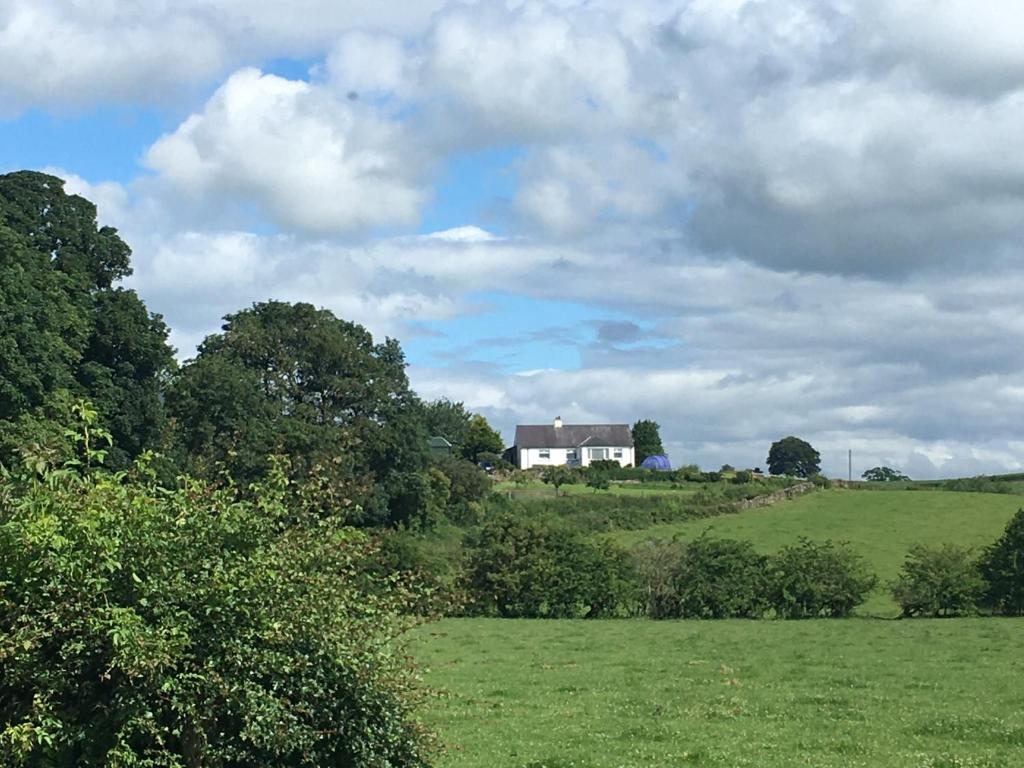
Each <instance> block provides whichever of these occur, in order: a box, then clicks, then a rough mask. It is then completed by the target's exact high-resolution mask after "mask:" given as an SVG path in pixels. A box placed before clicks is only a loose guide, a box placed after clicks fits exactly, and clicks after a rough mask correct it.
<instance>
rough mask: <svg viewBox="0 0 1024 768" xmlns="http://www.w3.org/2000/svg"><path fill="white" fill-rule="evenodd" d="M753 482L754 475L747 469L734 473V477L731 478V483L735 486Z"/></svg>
mask: <svg viewBox="0 0 1024 768" xmlns="http://www.w3.org/2000/svg"><path fill="white" fill-rule="evenodd" d="M753 480H754V473H753V472H751V471H750V470H749V469H741V470H738V471H737V472H736V474H735V476H733V478H732V481H733V482H734V483H735V484H736V485H743V484H744V483H750V482H753Z"/></svg>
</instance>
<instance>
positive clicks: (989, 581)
mask: <svg viewBox="0 0 1024 768" xmlns="http://www.w3.org/2000/svg"><path fill="white" fill-rule="evenodd" d="M980 568H981V576H982V578H983V579H984V580H985V593H984V596H983V602H984V604H985V605H986V606H987V607H989V608H991V609H992V610H993V611H995V612H996V613H1001V614H1005V615H1007V616H1021V615H1024V509H1019V510H1017V514H1016V515H1014V516H1013V518H1012V519H1011V520H1010V522H1009V523H1008V524H1007V526H1006V530H1005V531H1003V535H1002V536H1000V537H999V539H998V540H997V541H996V542H995V543H993V544H992V545H990V546H989V547H987V548H986V549H985V551H984V552H983V553H982V556H981V562H980Z"/></svg>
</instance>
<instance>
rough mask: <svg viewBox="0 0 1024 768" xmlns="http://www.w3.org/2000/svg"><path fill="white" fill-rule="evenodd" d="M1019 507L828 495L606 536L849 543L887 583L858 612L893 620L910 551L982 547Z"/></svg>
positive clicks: (942, 497)
mask: <svg viewBox="0 0 1024 768" xmlns="http://www.w3.org/2000/svg"><path fill="white" fill-rule="evenodd" d="M1021 506H1024V498H1021V497H1019V496H1011V495H1006V494H990V493H950V492H943V491H849V490H830V491H819V492H816V493H811V494H809V495H807V496H802V497H800V498H797V499H793V500H792V501H787V502H783V503H780V504H776V505H774V506H771V507H763V508H761V509H752V510H748V511H745V512H742V513H739V514H735V515H723V516H720V517H715V518H710V519H702V520H691V521H687V522H684V523H677V524H672V525H663V526H656V527H653V528H646V529H643V530H637V531H617V532H615V533H612V534H607V535H608V536H611V537H612V538H613V539H614V540H615V541H617V542H619V543H620V544H624V545H633V544H637V543H639V542H642V541H645V540H648V539H657V538H672V537H673V536H677V535H678V536H680V537H681V538H683V539H692V538H694V537H697V536H699V535H700V534H701V533H703V532H704V531H709V532H710V534H712V535H714V536H719V537H725V538H736V539H749V540H750V541H752V542H754V544H755V545H756V547H757V548H758V549H760V550H761V551H763V552H773V551H775V550H777V549H779V548H780V547H783V546H785V545H786V544H791V543H793V542H795V541H796V540H797V538H798V537H800V536H806V537H808V538H811V539H829V538H831V539H835V540H844V541H849V542H850V544H851V545H852V547H853V548H854V549H855V550H856V551H857V552H859V553H860V554H862V555H863V556H864V557H865V558H867V560H868V562H869V563H870V564H871V567H872V568H873V569H874V572H875V573H876V574H877V575H878V577H879V579H880V580H881V582H882V583H881V586H880V588H879V589H878V590H876V591H875V593H874V594H873V595H872V597H871V598H870V599H869V601H868V602H867V603H865V605H863V606H862V607H861V609H860V612H861V613H867V614H880V615H890V616H891V615H895V614H897V613H898V610H897V608H896V606H895V604H894V603H893V601H892V599H891V598H890V597H889V594H888V590H887V589H886V586H887V584H888V582H890V581H891V580H892V579H894V578H895V577H896V575H897V574H898V573H899V570H900V566H901V565H902V563H903V560H904V558H905V556H906V554H907V551H908V550H909V549H910V547H911V546H913V545H914V544H918V543H921V544H942V543H945V542H951V543H954V544H959V545H961V546H969V547H982V546H985V545H986V544H989V543H991V542H992V541H994V540H995V539H996V538H997V537H998V536H999V534H1000V533H1002V531H1003V529H1004V527H1005V526H1006V523H1007V521H1008V520H1009V519H1010V518H1011V517H1012V516H1013V514H1014V512H1016V511H1017V509H1018V508H1019V507H1021Z"/></svg>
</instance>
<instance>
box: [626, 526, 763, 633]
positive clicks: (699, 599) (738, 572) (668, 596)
mask: <svg viewBox="0 0 1024 768" xmlns="http://www.w3.org/2000/svg"><path fill="white" fill-rule="evenodd" d="M638 557H639V558H640V566H639V569H638V570H639V572H640V574H641V580H642V582H643V586H644V589H643V592H644V595H645V600H646V610H647V615H648V616H650V617H651V618H654V619H678V618H693V619H724V618H758V617H760V616H762V615H763V614H764V612H765V611H766V610H767V608H768V600H767V572H766V571H767V560H768V559H767V558H766V557H765V556H764V555H760V554H758V553H757V552H756V551H755V550H754V547H753V545H752V544H750V543H749V542H746V541H734V540H730V539H714V538H711V537H709V536H701V537H700V538H698V539H696V540H695V541H693V542H690V543H688V544H684V543H681V542H672V543H667V544H657V543H653V544H650V545H648V547H646V548H645V549H643V550H641V551H640V552H639V554H638Z"/></svg>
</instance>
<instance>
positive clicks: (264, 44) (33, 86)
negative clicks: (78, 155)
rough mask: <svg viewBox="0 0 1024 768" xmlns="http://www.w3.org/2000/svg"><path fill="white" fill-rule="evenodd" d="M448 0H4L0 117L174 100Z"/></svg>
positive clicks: (406, 20) (398, 26)
mask: <svg viewBox="0 0 1024 768" xmlns="http://www.w3.org/2000/svg"><path fill="white" fill-rule="evenodd" d="M442 5H444V0H403V3H402V8H401V12H398V13H396V12H395V9H394V7H393V6H391V5H389V4H387V3H381V2H379V1H378V0H296V1H295V2H289V3H279V2H270V1H269V0H260V1H258V2H253V1H252V0H245V1H244V2H243V1H242V0H175V2H173V3H160V2H144V3H124V2H116V1H114V0H101V1H100V2H92V3H69V2H66V1H65V0H5V2H3V3H0V113H2V112H8V113H16V112H19V111H21V110H23V109H25V108H28V107H33V106H40V107H44V108H51V109H58V110H60V109H66V108H74V107H85V106H90V105H93V104H96V103H109V102H121V101H128V100H133V99H135V100H143V101H146V102H150V103H153V102H161V101H165V100H166V99H167V98H168V96H169V95H175V96H180V95H181V94H182V93H183V92H188V91H191V90H193V89H195V88H197V87H201V86H204V85H206V84H207V83H209V82H210V81H211V79H213V78H216V77H219V76H220V75H222V74H223V73H224V72H225V71H227V70H229V69H230V68H233V67H237V66H239V65H243V64H248V63H255V62H258V61H261V60H263V59H266V58H268V57H271V58H272V57H277V56H319V55H320V54H322V52H323V51H324V50H325V49H326V48H327V47H329V45H330V44H331V43H332V42H333V40H334V39H336V38H337V37H338V36H339V35H341V34H344V33H345V32H347V31H350V30H377V31H382V32H391V33H400V34H412V33H415V32H416V31H418V30H422V28H423V27H424V26H425V25H426V23H427V22H428V20H429V18H430V15H431V14H432V13H433V12H434V11H436V10H437V9H438V8H440V7H441V6H442Z"/></svg>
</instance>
